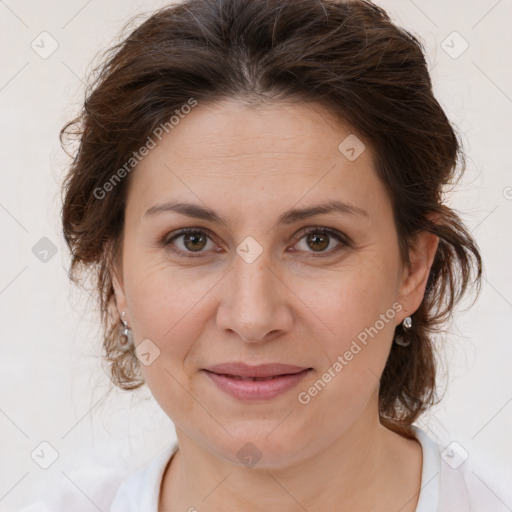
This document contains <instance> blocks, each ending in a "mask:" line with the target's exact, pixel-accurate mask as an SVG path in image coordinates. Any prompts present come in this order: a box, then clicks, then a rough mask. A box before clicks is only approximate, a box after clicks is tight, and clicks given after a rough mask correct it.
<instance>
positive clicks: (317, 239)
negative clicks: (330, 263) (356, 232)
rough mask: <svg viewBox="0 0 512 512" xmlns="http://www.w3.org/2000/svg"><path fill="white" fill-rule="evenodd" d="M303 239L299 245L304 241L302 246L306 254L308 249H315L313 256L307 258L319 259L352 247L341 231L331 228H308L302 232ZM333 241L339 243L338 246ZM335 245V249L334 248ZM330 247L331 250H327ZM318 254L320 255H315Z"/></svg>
mask: <svg viewBox="0 0 512 512" xmlns="http://www.w3.org/2000/svg"><path fill="white" fill-rule="evenodd" d="M301 234H302V237H301V238H300V239H299V242H298V244H296V246H297V245H300V243H301V242H302V240H304V243H303V245H302V247H303V248H302V249H299V250H304V251H305V252H310V251H308V248H310V249H313V251H312V252H313V254H311V255H310V256H307V257H312V258H317V257H322V256H327V255H330V254H332V253H335V252H338V251H339V250H341V249H342V248H343V247H350V246H351V243H350V241H349V239H348V238H347V237H346V236H344V235H343V234H342V233H340V232H339V231H336V230H334V229H329V228H322V227H319V226H314V227H312V228H307V229H306V230H305V231H302V232H301ZM333 239H334V240H335V241H337V242H338V243H337V244H333V243H332V242H333ZM333 245H334V248H332V246H333ZM329 247H330V249H329V250H327V249H328V248H329ZM314 253H318V254H314Z"/></svg>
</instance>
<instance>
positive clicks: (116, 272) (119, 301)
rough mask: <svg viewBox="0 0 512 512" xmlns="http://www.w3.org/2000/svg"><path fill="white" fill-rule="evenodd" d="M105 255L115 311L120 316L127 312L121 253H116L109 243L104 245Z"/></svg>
mask: <svg viewBox="0 0 512 512" xmlns="http://www.w3.org/2000/svg"><path fill="white" fill-rule="evenodd" d="M105 254H106V255H107V256H106V260H107V262H108V263H107V266H108V271H109V273H110V279H111V280H112V286H113V288H114V297H115V301H116V306H117V310H118V311H119V316H121V314H122V312H123V311H127V310H128V307H127V306H128V305H127V301H126V294H125V289H124V279H123V266H122V251H121V249H119V251H118V252H117V253H116V251H115V249H114V246H113V244H112V243H111V242H109V243H107V245H106V248H105Z"/></svg>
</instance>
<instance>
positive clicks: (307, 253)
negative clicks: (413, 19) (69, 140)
mask: <svg viewBox="0 0 512 512" xmlns="http://www.w3.org/2000/svg"><path fill="white" fill-rule="evenodd" d="M73 133H75V134H78V137H79V149H78V151H77V153H76V155H75V158H74V161H73V164H72V166H71V168H70V170H69V174H68V176H67V179H66V182H65V185H64V192H65V197H64V205H63V211H62V220H63V227H64V236H65V239H66V242H67V243H68V245H69V248H70V250H71V253H72V268H71V277H72V278H73V279H75V280H78V279H79V277H80V275H79V271H80V270H82V269H84V268H88V267H90V268H93V269H94V270H95V271H96V272H97V277H98V282H97V284H98V294H99V297H100V299H101V313H102V319H103V322H104V327H105V338H104V348H105V353H106V358H107V361H108V362H109V364H110V370H111V378H112V381H113V382H114V383H116V384H117V385H118V386H119V387H121V388H122V389H135V388H137V387H140V386H142V385H143V384H147V385H148V387H149V389H150V391H151V393H152V394H153V396H154V397H155V399H156V400H157V402H158V403H159V405H160V406H161V407H162V409H163V410H164V411H165V412H166V414H167V415H168V416H169V417H170V419H171V420H172V421H173V423H174V424H175V426H176V435H177V439H178V442H177V443H176V444H172V445H171V446H169V449H168V450H166V451H165V452H164V453H162V454H159V455H158V456H157V457H155V458H154V460H153V461H152V462H151V464H149V465H148V466H147V467H146V468H143V469H142V470H141V471H139V472H138V473H135V474H134V475H130V476H129V477H127V478H126V479H125V480H123V481H122V482H119V481H117V480H116V481H114V480H112V481H105V482H103V484H102V485H99V486H98V488H97V491H96V494H95V495H94V496H88V497H89V500H90V501H91V503H92V504H91V510H97V507H96V508H95V506H94V503H98V502H99V501H101V503H106V504H107V506H108V507H109V509H110V510H112V511H116V512H117V511H123V512H127V511H131V510H133V511H135V510H137V511H145V512H146V511H147V512H156V511H157V510H158V511H166V510H169V511H170V510H173V511H174V510H189V511H192V510H200V511H217V510H223V511H229V510H245V511H257V510H258V511H259V510H287V511H288V510H289V511H292V510H308V511H310V512H312V511H327V510H328V511H331V510H336V511H338V510H346V511H354V510H358V511H370V510H371V511H390V510H391V511H394V510H397V511H398V510H399V511H401V512H413V511H416V512H426V511H434V510H452V511H455V510H456V511H463V510H493V511H494V510H506V508H504V505H503V503H501V502H500V500H498V499H497V498H496V496H495V495H494V493H493V492H490V491H489V490H486V489H485V488H482V487H481V486H480V487H479V486H478V485H477V480H476V477H475V476H474V474H473V473H472V472H471V471H470V469H469V465H468V464H467V463H465V461H462V462H463V463H461V464H459V465H458V466H457V467H455V466H456V465H455V464H449V463H448V462H447V461H446V460H445V459H446V457H441V454H440V452H441V450H442V449H443V448H444V447H439V446H437V445H436V444H435V443H434V442H433V441H432V440H431V439H430V438H429V437H428V436H427V434H426V433H425V432H423V431H422V430H420V429H419V428H418V427H416V426H413V423H414V422H415V420H416V419H417V418H418V417H419V416H420V415H421V413H423V412H424V411H426V410H427V409H428V407H429V406H430V405H432V404H433V403H434V402H435V399H436V395H435V376H436V367H435V361H434V355H435V350H434V337H433V336H434V334H435V333H436V332H438V330H439V328H440V326H442V325H443V324H444V323H445V322H447V321H448V320H449V319H450V317H451V315H452V312H453V310H454V307H455V305H456V304H457V303H458V301H459V300H460V299H461V298H462V296H463V295H464V294H465V293H466V291H468V290H469V289H470V288H471V285H472V286H474V288H475V289H476V290H477V291H478V289H479V285H480V278H481V272H482V270H481V258H480V253H479V250H478V247H477V245H476V243H475V241H474V240H473V239H472V237H471V235H470V234H469V233H468V231H467V230H466V229H465V227H464V225H463V223H462V222H461V220H460V218H459V217H458V216H457V214H456V213H455V212H454V211H453V210H451V209H450V208H449V207H448V206H446V205H445V204H444V203H443V190H444V187H445V185H447V184H450V183H453V181H454V180H455V179H456V177H457V168H456V165H457V163H458V162H459V161H462V160H463V155H462V154H461V150H460V146H459V142H458V138H457V136H456V134H455V133H454V130H453V128H452V126H451V125H450V122H449V121H448V119H447V117H446V115H445V113H444V112H443V110H442V108H441V107H440V105H439V103H438V102H437V101H436V99H435V98H434V96H433V93H432V87H431V82H430V78H429V74H428V71H427V67H426V63H425V59H424V55H423V51H422V48H421V45H420V43H419V42H418V41H417V40H416V39H415V38H414V37H413V36H412V35H411V34H409V33H407V32H406V31H404V30H402V29H400V28H397V27H396V26H395V25H393V24H392V23H391V22H390V20H389V18H388V16H387V15H386V13H385V12H384V11H383V10H382V9H380V8H378V7H376V6H374V5H373V4H371V3H368V2H363V1H352V2H348V1H347V2H334V1H329V0H314V1H312V0H296V1H294V2H287V1H286V0H277V1H274V2H267V1H263V0H222V1H218V0H217V1H214V0H188V1H186V2H184V3H181V4H178V5H176V6H173V7H169V8H166V9H163V10H160V11H158V12H156V13H155V14H154V15H153V16H152V17H150V18H149V19H148V20H147V21H146V22H144V23H143V24H142V25H141V26H140V27H138V28H137V29H136V30H134V31H133V32H132V33H131V34H130V35H129V36H128V37H127V38H126V39H125V40H124V41H123V42H122V43H121V44H120V45H118V46H117V47H115V48H113V49H112V50H111V52H110V54H109V55H108V58H107V59H106V61H105V63H104V65H103V66H102V67H101V69H99V73H98V75H97V77H96V80H95V83H94V84H93V87H92V89H91V91H90V93H89V94H88V97H87V99H86V102H85V105H84V109H83V111H82V114H81V115H80V116H79V118H77V119H76V120H74V121H73V122H72V123H70V124H68V125H67V126H66V127H65V128H64V129H63V135H67V134H73ZM455 455H457V456H458V457H459V458H460V457H461V454H455ZM67 505H68V509H70V507H71V504H69V503H68V504H67Z"/></svg>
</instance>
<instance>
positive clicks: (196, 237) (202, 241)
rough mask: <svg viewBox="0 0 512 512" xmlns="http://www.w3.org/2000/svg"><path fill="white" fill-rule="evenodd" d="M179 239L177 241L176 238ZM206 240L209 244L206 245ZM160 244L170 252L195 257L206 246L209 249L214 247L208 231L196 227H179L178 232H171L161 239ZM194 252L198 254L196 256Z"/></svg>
mask: <svg viewBox="0 0 512 512" xmlns="http://www.w3.org/2000/svg"><path fill="white" fill-rule="evenodd" d="M179 239H181V241H180V242H179V243H177V242H176V240H179ZM208 242H209V243H210V245H208ZM162 245H163V246H164V247H167V248H168V249H169V250H171V251H172V252H174V253H176V254H178V255H180V256H184V257H186V258H195V257H197V256H200V255H201V253H203V252H206V251H205V250H204V249H207V248H208V247H209V248H210V249H211V248H212V247H211V246H214V247H215V244H214V243H213V242H212V241H211V239H210V236H209V235H208V233H207V232H206V231H205V230H203V229H198V228H183V229H180V230H179V231H178V232H175V233H172V235H171V236H170V237H166V238H165V239H164V240H163V241H162ZM176 247H177V248H176ZM194 253H199V254H197V256H196V255H195V254H194Z"/></svg>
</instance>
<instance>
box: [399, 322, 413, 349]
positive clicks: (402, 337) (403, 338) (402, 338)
mask: <svg viewBox="0 0 512 512" xmlns="http://www.w3.org/2000/svg"><path fill="white" fill-rule="evenodd" d="M411 326H412V318H411V317H410V316H406V317H405V318H404V319H403V320H402V327H403V328H404V333H398V334H397V335H396V336H395V343H396V344H397V345H401V346H402V347H407V346H408V345H410V343H411V340H410V339H409V336H407V333H405V331H406V330H407V329H410V328H411ZM404 334H405V335H404Z"/></svg>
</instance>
